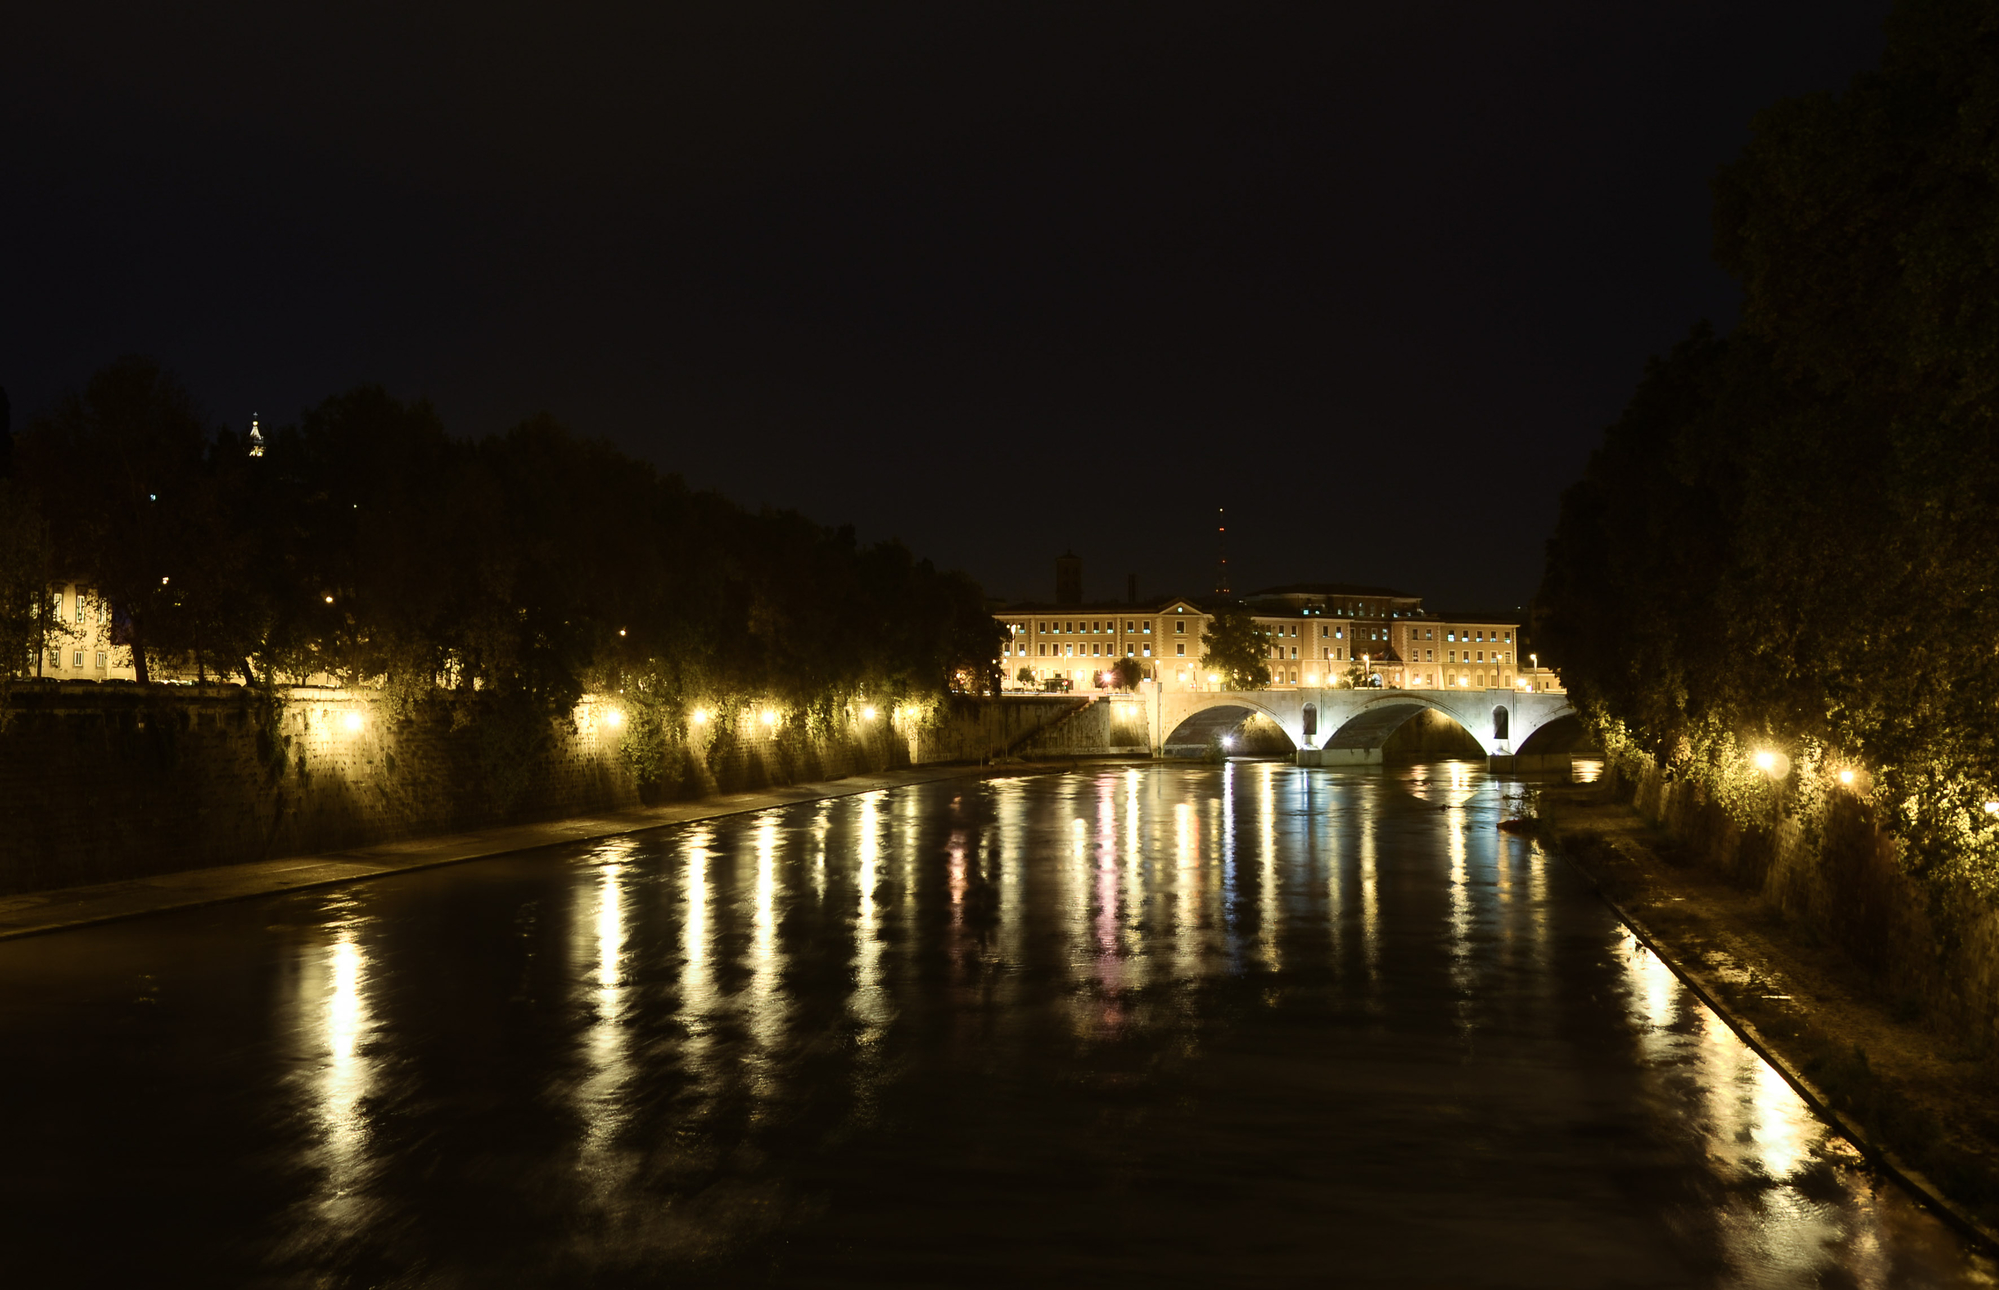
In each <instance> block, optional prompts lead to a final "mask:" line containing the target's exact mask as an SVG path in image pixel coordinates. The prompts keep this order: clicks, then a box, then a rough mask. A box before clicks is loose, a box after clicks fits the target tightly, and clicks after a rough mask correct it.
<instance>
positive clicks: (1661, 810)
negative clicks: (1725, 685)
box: [1610, 749, 1999, 1053]
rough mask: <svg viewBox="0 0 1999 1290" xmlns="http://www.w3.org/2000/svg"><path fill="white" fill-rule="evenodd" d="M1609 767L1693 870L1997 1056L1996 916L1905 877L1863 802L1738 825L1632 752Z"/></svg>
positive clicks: (1948, 889) (1979, 903) (1942, 887)
mask: <svg viewBox="0 0 1999 1290" xmlns="http://www.w3.org/2000/svg"><path fill="white" fill-rule="evenodd" d="M1610 766H1611V773H1612V777H1613V782H1614V787H1615V790H1616V791H1617V792H1619V793H1620V794H1622V795H1624V796H1626V797H1628V798H1629V799H1630V800H1631V802H1632V804H1633V806H1635V807H1636V808H1637V810H1638V812H1639V813H1640V814H1641V815H1643V816H1644V817H1645V818H1646V819H1647V820H1649V821H1651V822H1652V823H1653V824H1655V825H1658V826H1659V827H1660V828H1662V829H1663V830H1664V831H1665V832H1666V833H1667V834H1668V835H1669V836H1670V837H1671V838H1672V839H1673V840H1674V841H1675V842H1677V843H1678V844H1680V845H1681V846H1683V847H1685V848H1686V850H1687V852H1688V853H1689V858H1690V859H1692V860H1693V861H1694V862H1695V863H1697V864H1700V865H1701V866H1702V867H1704V868H1708V869H1710V870H1713V871H1716V872H1718V873H1721V874H1723V875H1725V876H1726V877H1728V878H1729V879H1730V880H1731V881H1733V882H1735V883H1736V884H1737V885H1739V886H1742V887H1745V888H1747V889H1749V890H1751V891H1754V892H1756V893H1758V894H1759V895H1760V896H1761V897H1762V898H1763V899H1764V900H1765V901H1766V902H1768V903H1769V904H1770V905H1771V906H1773V907H1775V908H1776V909H1779V910H1781V911H1782V912H1783V913H1784V914H1785V915H1786V916H1788V917H1790V918H1793V919H1795V920H1797V921H1798V922H1799V923H1801V924H1803V925H1804V926H1806V927H1808V928H1810V929H1811V931H1812V932H1814V933H1816V934H1817V935H1819V936H1821V937H1823V938H1825V939H1826V940H1827V941H1829V942H1831V943H1832V944H1834V945H1837V946H1838V947H1839V948H1840V949H1841V950H1843V951H1844V952H1845V953H1847V954H1848V955H1850V956H1851V957H1852V958H1853V959H1854V960H1856V961H1857V962H1859V963H1860V964H1862V965H1863V966H1865V967H1866V968H1867V969H1868V970H1869V971H1870V972H1871V973H1873V974H1874V976H1875V979H1876V980H1877V981H1878V982H1880V985H1881V988H1882V989H1883V991H1884V992H1885V993H1886V994H1887V995H1888V996H1889V997H1890V998H1891V999H1895V1000H1898V1001H1900V1002H1902V1003H1904V1004H1906V1005H1910V1006H1912V1007H1913V1008H1916V1009H1920V1010H1921V1012H1922V1013H1923V1014H1924V1015H1926V1016H1928V1017H1929V1018H1931V1020H1932V1023H1933V1024H1934V1025H1936V1026H1937V1028H1938V1029H1939V1030H1941V1031H1943V1032H1944V1033H1946V1034H1949V1035H1950V1036H1952V1037H1953V1038H1954V1039H1955V1040H1956V1041H1958V1042H1959V1043H1962V1044H1963V1045H1964V1046H1965V1047H1967V1048H1969V1049H1971V1050H1973V1051H1976V1052H1981V1053H1989V1052H1992V1051H1994V1050H1995V1048H1999V911H1995V910H1994V908H1993V906H1992V904H1991V902H1990V901H1989V900H1987V899H1985V898H1983V897H1982V896H1980V895H1978V894H1976V893H1974V892H1972V891H1970V890H1968V889H1967V888H1965V887H1964V886H1963V885H1962V884H1957V883H1950V882H1947V881H1941V880H1937V879H1929V880H1923V879H1917V878H1914V877H1911V876H1910V875H1909V874H1908V873H1907V872H1906V871H1905V869H1904V867H1903V865H1902V862H1901V859H1900V856H1899V854H1898V848H1897V844H1896V841H1895V839H1894V838H1893V837H1892V836H1890V835H1889V834H1888V833H1887V832H1886V831H1884V830H1883V829H1882V828H1881V827H1880V826H1879V823H1878V821H1877V820H1876V819H1875V817H1874V814H1873V811H1872V809H1871V808H1870V807H1869V806H1868V804H1867V803H1866V801H1865V800H1864V799H1863V798H1862V797H1860V796H1858V795H1856V794H1851V793H1838V794H1834V795H1832V796H1831V797H1830V798H1829V799H1828V800H1827V801H1826V802H1825V803H1824V806H1823V808H1822V809H1821V810H1819V811H1818V812H1817V813H1816V814H1815V815H1814V817H1813V818H1812V819H1810V820H1809V821H1800V820H1798V819H1795V818H1791V817H1788V816H1783V815H1779V814H1776V813H1774V812H1773V813H1771V814H1770V815H1769V816H1768V817H1767V822H1760V823H1750V824H1744V823H1743V822H1742V820H1743V816H1742V813H1741V812H1740V811H1731V810H1729V809H1727V808H1726V807H1725V806H1724V805H1723V804H1721V803H1720V802H1717V801H1715V800H1713V798H1712V797H1711V796H1710V795H1709V794H1707V793H1706V792H1704V791H1703V789H1702V788H1701V786H1700V785H1699V784H1696V783H1694V782H1691V781H1688V780H1669V779H1668V778H1667V777H1666V776H1665V774H1664V773H1663V772H1662V771H1661V769H1660V767H1659V766H1658V765H1657V763H1655V762H1654V761H1652V760H1651V759H1650V758H1647V757H1645V756H1644V755H1642V754H1640V753H1637V752H1634V751H1631V750H1628V749H1627V750H1622V751H1619V752H1617V753H1615V754H1613V756H1612V757H1611V759H1610Z"/></svg>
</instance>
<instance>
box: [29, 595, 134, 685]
mask: <svg viewBox="0 0 1999 1290" xmlns="http://www.w3.org/2000/svg"><path fill="white" fill-rule="evenodd" d="M47 621H48V633H47V635H46V637H45V639H44V640H43V642H42V649H41V651H40V653H39V655H38V656H37V657H36V659H35V666H34V668H33V669H32V670H30V671H29V673H28V675H30V676H40V677H44V678H47V679H51V680H57V681H131V680H136V679H137V677H138V674H137V672H135V671H134V670H133V667H132V651H131V650H129V649H127V648H126V647H125V646H123V645H114V644H112V643H111V606H110V605H109V604H107V603H106V602H105V601H104V600H103V599H102V598H101V597H99V596H98V595H97V593H96V592H95V591H94V590H92V589H91V588H90V587H87V586H84V585H83V584H81V583H75V582H65V583H58V584H57V585H55V586H53V587H51V588H49V616H48V620H47Z"/></svg>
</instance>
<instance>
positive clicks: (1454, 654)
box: [1447, 650, 1458, 663]
mask: <svg viewBox="0 0 1999 1290" xmlns="http://www.w3.org/2000/svg"><path fill="white" fill-rule="evenodd" d="M1447 652H1448V653H1449V655H1450V658H1449V659H1448V661H1449V662H1452V663H1455V662H1457V661H1458V652H1457V651H1456V650H1450V651H1447Z"/></svg>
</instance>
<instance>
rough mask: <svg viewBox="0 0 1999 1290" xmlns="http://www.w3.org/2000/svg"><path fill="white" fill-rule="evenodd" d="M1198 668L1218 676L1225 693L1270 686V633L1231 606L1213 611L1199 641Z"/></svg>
mask: <svg viewBox="0 0 1999 1290" xmlns="http://www.w3.org/2000/svg"><path fill="white" fill-rule="evenodd" d="M1201 648H1202V650H1203V658H1202V660H1201V667H1202V669H1203V670H1204V671H1206V672H1207V673H1208V674H1209V675H1212V676H1218V677H1220V678H1221V679H1220V682H1219V684H1220V685H1221V687H1222V688H1223V689H1225V690H1261V689H1263V688H1264V687H1266V686H1268V685H1269V684H1270V664H1269V661H1268V660H1269V658H1270V634H1269V633H1268V632H1266V631H1264V630H1263V629H1262V628H1260V627H1258V626H1257V625H1256V620H1255V619H1254V618H1252V617H1250V615H1249V613H1248V612H1247V611H1246V610H1243V609H1241V608H1238V607H1236V606H1234V605H1230V606H1226V607H1224V608H1221V609H1217V610H1215V611H1214V613H1213V616H1212V617H1211V618H1210V619H1209V621H1208V628H1207V632H1206V634H1205V635H1204V636H1203V637H1202V638H1201Z"/></svg>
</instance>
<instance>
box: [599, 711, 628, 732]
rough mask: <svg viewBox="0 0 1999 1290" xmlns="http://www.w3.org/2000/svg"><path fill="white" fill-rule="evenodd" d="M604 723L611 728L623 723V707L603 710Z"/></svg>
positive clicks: (614, 728)
mask: <svg viewBox="0 0 1999 1290" xmlns="http://www.w3.org/2000/svg"><path fill="white" fill-rule="evenodd" d="M604 724H605V725H607V726H609V727H611V729H613V730H616V729H617V728H618V727H619V726H622V725H624V724H625V710H624V709H623V708H606V709H605V710H604Z"/></svg>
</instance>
